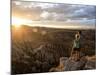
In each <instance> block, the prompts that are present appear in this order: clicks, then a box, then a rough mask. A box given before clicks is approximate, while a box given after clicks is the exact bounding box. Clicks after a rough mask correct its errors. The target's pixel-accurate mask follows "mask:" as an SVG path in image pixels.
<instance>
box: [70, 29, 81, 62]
mask: <svg viewBox="0 0 100 75" xmlns="http://www.w3.org/2000/svg"><path fill="white" fill-rule="evenodd" d="M80 35H81V31H78V32H77V33H76V34H75V39H74V42H73V47H72V52H71V57H72V56H73V55H74V57H75V60H79V58H80V50H81V46H80Z"/></svg>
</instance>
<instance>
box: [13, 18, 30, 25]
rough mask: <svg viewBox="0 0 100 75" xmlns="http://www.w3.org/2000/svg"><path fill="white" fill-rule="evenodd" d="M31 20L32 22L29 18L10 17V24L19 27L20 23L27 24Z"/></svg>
mask: <svg viewBox="0 0 100 75" xmlns="http://www.w3.org/2000/svg"><path fill="white" fill-rule="evenodd" d="M31 22H32V21H31V20H27V19H22V18H18V17H12V25H14V26H16V27H20V26H21V25H22V24H29V23H31Z"/></svg>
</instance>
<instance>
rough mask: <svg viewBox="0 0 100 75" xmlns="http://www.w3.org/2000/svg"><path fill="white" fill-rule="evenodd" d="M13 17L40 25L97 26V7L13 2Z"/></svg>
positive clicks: (16, 0) (13, 0)
mask: <svg viewBox="0 0 100 75" xmlns="http://www.w3.org/2000/svg"><path fill="white" fill-rule="evenodd" d="M12 16H15V17H16V16H17V17H20V18H24V19H29V20H32V21H33V22H39V23H41V22H42V23H43V22H44V23H45V22H47V23H50V24H51V23H54V24H59V22H61V24H63V23H64V24H79V25H95V24H96V6H95V5H79V4H64V3H43V2H34V1H32V2H30V1H29V2H28V1H18V0H12Z"/></svg>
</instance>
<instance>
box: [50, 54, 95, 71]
mask: <svg viewBox="0 0 100 75" xmlns="http://www.w3.org/2000/svg"><path fill="white" fill-rule="evenodd" d="M91 58H92V57H88V56H84V57H81V58H80V60H78V61H76V60H74V59H73V57H69V58H67V57H61V58H60V64H59V66H57V67H54V68H51V69H50V70H49V71H50V72H55V71H56V72H59V71H75V70H87V69H95V68H96V61H95V59H94V60H93V59H91Z"/></svg>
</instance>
